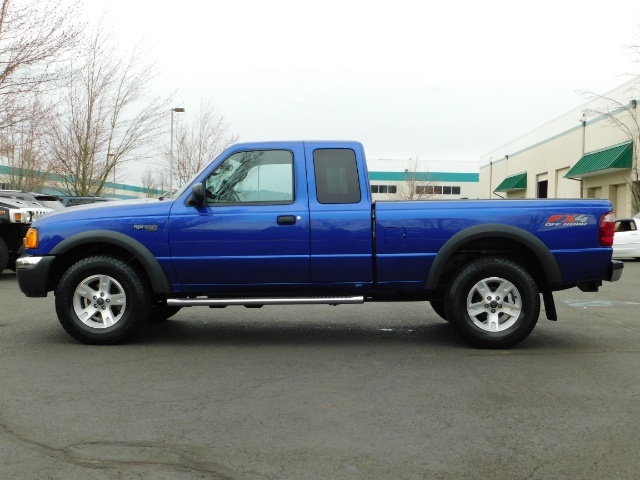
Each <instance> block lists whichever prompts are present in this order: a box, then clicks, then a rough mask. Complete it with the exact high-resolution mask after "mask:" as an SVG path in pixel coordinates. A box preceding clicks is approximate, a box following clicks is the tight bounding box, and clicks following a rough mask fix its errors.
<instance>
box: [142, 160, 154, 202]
mask: <svg viewBox="0 0 640 480" xmlns="http://www.w3.org/2000/svg"><path fill="white" fill-rule="evenodd" d="M141 181H142V187H143V188H146V189H147V197H156V196H157V195H154V194H153V193H152V191H153V190H156V189H157V188H158V178H157V176H156V175H155V174H154V173H153V170H151V167H147V169H146V170H145V172H144V173H143V174H142V178H141Z"/></svg>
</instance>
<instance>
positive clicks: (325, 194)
mask: <svg viewBox="0 0 640 480" xmlns="http://www.w3.org/2000/svg"><path fill="white" fill-rule="evenodd" d="M313 167H314V173H315V179H316V198H317V200H318V202H319V203H323V204H336V203H359V202H360V200H361V198H362V197H361V192H360V180H359V179H358V164H357V162H356V154H355V152H354V151H353V150H351V149H346V148H321V149H316V150H314V152H313Z"/></svg>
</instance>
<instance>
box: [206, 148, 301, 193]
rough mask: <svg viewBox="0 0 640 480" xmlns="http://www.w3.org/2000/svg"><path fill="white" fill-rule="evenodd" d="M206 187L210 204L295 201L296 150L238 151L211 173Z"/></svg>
mask: <svg viewBox="0 0 640 480" xmlns="http://www.w3.org/2000/svg"><path fill="white" fill-rule="evenodd" d="M205 188H206V192H205V194H206V201H207V204H208V205H220V204H234V205H238V204H287V203H293V200H294V182H293V154H292V153H291V152H289V151H287V150H252V151H247V152H238V153H234V154H233V155H231V156H230V157H229V158H227V159H226V160H225V161H224V162H222V163H221V164H220V165H219V166H218V168H216V169H215V170H214V171H213V173H212V174H211V175H209V177H208V178H207V180H206V181H205Z"/></svg>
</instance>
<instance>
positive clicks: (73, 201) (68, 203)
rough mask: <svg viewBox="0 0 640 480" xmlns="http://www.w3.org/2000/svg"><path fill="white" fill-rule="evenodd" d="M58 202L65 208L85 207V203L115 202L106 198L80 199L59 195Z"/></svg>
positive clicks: (79, 197) (73, 196)
mask: <svg viewBox="0 0 640 480" xmlns="http://www.w3.org/2000/svg"><path fill="white" fill-rule="evenodd" d="M59 198H60V201H61V202H62V204H63V205H64V206H65V207H75V206H76V205H85V204H87V203H97V202H110V201H112V200H116V199H115V198H108V197H81V196H75V195H59Z"/></svg>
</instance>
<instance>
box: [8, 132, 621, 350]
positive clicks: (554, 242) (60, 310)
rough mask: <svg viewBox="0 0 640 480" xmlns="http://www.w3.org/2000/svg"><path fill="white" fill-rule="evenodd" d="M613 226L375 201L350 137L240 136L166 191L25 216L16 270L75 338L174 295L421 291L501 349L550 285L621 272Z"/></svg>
mask: <svg viewBox="0 0 640 480" xmlns="http://www.w3.org/2000/svg"><path fill="white" fill-rule="evenodd" d="M614 225H615V219H614V215H613V213H612V211H611V204H610V202H609V201H607V200H594V199H590V200H445V201H415V202H373V201H372V198H371V194H370V187H369V182H368V174H367V166H366V163H365V156H364V150H363V148H362V145H361V144H359V143H356V142H267V143H245V144H238V145H234V146H232V147H230V148H228V149H227V150H226V151H224V152H223V153H222V154H221V155H220V156H219V157H218V158H216V159H215V160H214V161H213V162H212V163H211V164H210V165H208V166H207V167H205V168H204V169H203V170H202V171H201V172H199V173H198V174H197V175H195V177H194V178H193V179H192V181H190V182H188V183H187V184H186V185H185V186H184V187H183V188H182V189H181V190H180V191H178V192H176V193H175V195H173V196H172V198H167V199H144V200H134V201H126V202H117V203H116V202H108V203H107V204H102V205H88V206H81V207H77V208H74V209H71V210H68V211H63V212H60V213H53V214H50V215H47V216H45V217H44V218H41V219H39V220H37V221H36V222H35V223H34V224H33V225H32V228H30V229H29V231H28V232H27V235H26V238H25V246H26V255H24V256H22V257H21V258H20V259H18V261H17V265H16V266H17V274H18V282H19V285H20V289H21V290H22V292H23V293H24V294H25V295H26V296H28V297H43V296H46V295H47V293H48V292H50V291H54V292H55V306H56V312H57V315H58V318H59V320H60V323H61V324H62V326H63V327H64V328H65V330H66V331H67V332H68V333H69V334H70V335H71V336H72V337H74V338H75V339H77V340H79V341H80V342H84V343H88V344H114V343H119V342H122V341H125V340H127V339H129V338H131V337H132V336H133V335H134V334H135V333H136V332H137V331H138V329H139V327H140V326H141V325H142V324H143V323H144V322H146V321H147V320H150V321H162V320H166V319H167V318H169V317H171V316H172V315H174V314H176V313H177V312H178V311H179V310H180V309H181V308H183V307H194V306H204V307H224V306H229V305H243V306H245V307H261V306H263V305H284V304H294V305H305V304H328V305H337V304H357V303H363V302H381V301H382V302H405V301H424V302H426V301H428V302H430V304H431V306H432V307H433V310H434V311H435V312H436V313H437V314H438V315H439V316H440V317H442V318H443V319H445V320H446V321H448V322H449V323H450V325H451V326H452V327H453V328H454V329H455V330H456V332H457V333H458V334H459V335H460V336H461V337H462V338H463V339H464V340H466V341H467V342H468V343H470V344H471V345H473V346H476V347H480V348H508V347H511V346H513V345H515V344H517V343H519V342H521V341H522V340H524V339H525V338H526V337H527V336H528V335H529V333H530V332H531V331H532V329H533V328H534V326H535V324H536V322H537V321H538V316H539V313H540V304H541V297H542V301H543V302H544V306H545V311H546V316H547V318H549V319H551V320H555V319H556V309H555V306H554V301H553V292H554V291H557V290H562V289H567V288H571V287H578V288H580V289H581V290H582V291H587V292H596V291H597V290H598V287H599V286H601V285H602V282H603V281H616V280H618V279H619V278H620V276H621V274H622V263H620V262H617V261H612V260H611V256H612V249H611V244H612V242H613V232H614ZM426 315H429V313H428V312H427V311H425V316H426Z"/></svg>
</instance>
